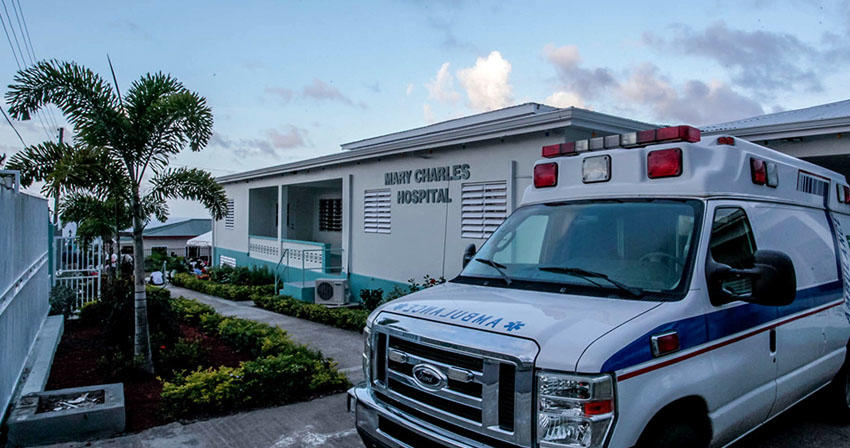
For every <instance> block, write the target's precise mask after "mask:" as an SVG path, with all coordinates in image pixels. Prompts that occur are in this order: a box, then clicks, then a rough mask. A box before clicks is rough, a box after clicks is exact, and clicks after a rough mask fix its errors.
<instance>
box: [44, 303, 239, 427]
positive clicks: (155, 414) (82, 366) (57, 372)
mask: <svg viewBox="0 0 850 448" xmlns="http://www.w3.org/2000/svg"><path fill="white" fill-rule="evenodd" d="M180 330H181V332H182V333H183V335H184V337H185V338H187V339H193V340H198V341H200V343H201V345H202V346H203V347H205V348H206V350H205V351H206V352H207V353H208V356H207V359H205V360H204V362H203V364H204V366H210V367H217V366H229V367H235V366H238V365H239V363H240V362H242V361H248V360H250V359H252V357H251V356H250V355H249V354H245V353H241V352H239V351H237V350H234V349H233V348H232V347H230V346H228V345H227V344H226V343H224V342H223V341H222V340H221V339H220V338H218V337H216V336H210V335H207V334H205V333H203V332H201V331H200V330H198V329H197V328H195V327H191V326H188V325H183V324H181V325H180ZM105 341H106V338H105V336H104V334H103V330H102V328H101V327H98V326H96V325H85V324H83V323H82V322H80V321H79V320H74V321H67V322H66V323H65V333H64V335H63V336H62V341H61V342H60V343H59V348H58V350H57V351H56V356H55V358H54V361H53V367H52V368H51V371H50V378H49V379H48V381H47V387H46V389H47V390H57V389H65V388H69V387H83V386H92V385H96V384H108V383H118V382H120V383H124V402H125V407H126V412H127V415H126V418H127V429H126V431H127V432H137V431H141V430H143V429H147V428H151V427H154V426H159V425H163V424H166V423H169V422H171V421H174V419H169V418H168V417H167V416H166V415H165V414H164V413H163V412H162V407H161V402H162V400H161V395H162V383H161V382H160V381H159V380H158V379H157V378H156V376H152V375H147V374H143V373H140V372H138V371H132V370H128V369H122V366H120V365H116V364H118V362H117V361H114V360H115V359H116V353H115V351H114V349H113V348H112V347H110V346H109V345H107V344H106V342H105Z"/></svg>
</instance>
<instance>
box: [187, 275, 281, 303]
mask: <svg viewBox="0 0 850 448" xmlns="http://www.w3.org/2000/svg"><path fill="white" fill-rule="evenodd" d="M171 283H172V284H173V285H174V286H180V287H183V288H187V289H191V290H193V291H198V292H202V293H204V294H209V295H213V296H218V297H221V298H224V299H229V300H251V296H252V295H255V294H274V285H261V286H238V285H231V284H227V283H216V282H213V281H210V280H201V279H199V278H197V277H195V276H194V275H192V274H176V275H175V276H174V278H172V279H171Z"/></svg>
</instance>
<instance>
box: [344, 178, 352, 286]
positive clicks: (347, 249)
mask: <svg viewBox="0 0 850 448" xmlns="http://www.w3.org/2000/svg"><path fill="white" fill-rule="evenodd" d="M352 179H353V176H352V175H351V174H348V175H345V176H343V178H342V242H341V246H342V254H341V255H342V257H341V258H342V272H345V273H350V272H351V269H350V267H351V235H352V233H351V231H352V229H353V225H354V223H353V222H352V219H351V218H352V217H351V207H352V204H353V203H354V201H353V197H354V196H353V192H352Z"/></svg>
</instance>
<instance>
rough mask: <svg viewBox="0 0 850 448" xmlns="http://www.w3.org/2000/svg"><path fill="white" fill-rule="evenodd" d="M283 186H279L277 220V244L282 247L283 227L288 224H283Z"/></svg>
mask: <svg viewBox="0 0 850 448" xmlns="http://www.w3.org/2000/svg"><path fill="white" fill-rule="evenodd" d="M283 219H284V216H283V186H282V185H278V186H277V217H276V218H275V220H276V221H277V242H278V246H280V241H281V240H282V239H283V226H285V225H286V223H284V222H283Z"/></svg>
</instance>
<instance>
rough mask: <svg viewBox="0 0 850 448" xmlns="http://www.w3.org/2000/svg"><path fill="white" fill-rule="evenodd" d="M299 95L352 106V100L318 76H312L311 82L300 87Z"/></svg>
mask: <svg viewBox="0 0 850 448" xmlns="http://www.w3.org/2000/svg"><path fill="white" fill-rule="evenodd" d="M301 95H302V96H304V97H306V98H312V99H314V100H319V101H324V100H328V101H337V102H340V103H343V104H347V105H349V106H354V102H353V101H351V99H350V98H348V97H347V96H345V95H343V94H342V93H341V92H340V91H339V89H337V88H336V87H334V86H333V85H331V84H328V83H326V82H324V81H322V80H320V79H318V78H313V82H312V83H311V84H309V85H306V86H304V88H302V89H301Z"/></svg>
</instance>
